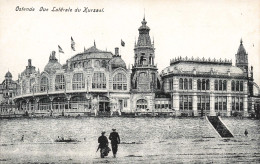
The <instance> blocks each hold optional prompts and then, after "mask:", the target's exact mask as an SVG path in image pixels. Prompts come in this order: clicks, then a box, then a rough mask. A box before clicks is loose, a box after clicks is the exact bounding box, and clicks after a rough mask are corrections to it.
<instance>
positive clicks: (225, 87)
mask: <svg viewBox="0 0 260 164" xmlns="http://www.w3.org/2000/svg"><path fill="white" fill-rule="evenodd" d="M226 90H227V81H226V80H224V81H223V91H226Z"/></svg>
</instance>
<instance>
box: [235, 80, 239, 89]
mask: <svg viewBox="0 0 260 164" xmlns="http://www.w3.org/2000/svg"><path fill="white" fill-rule="evenodd" d="M236 91H239V81H236Z"/></svg>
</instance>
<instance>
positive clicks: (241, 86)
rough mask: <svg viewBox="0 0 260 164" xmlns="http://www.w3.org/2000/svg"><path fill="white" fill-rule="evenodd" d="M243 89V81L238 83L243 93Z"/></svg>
mask: <svg viewBox="0 0 260 164" xmlns="http://www.w3.org/2000/svg"><path fill="white" fill-rule="evenodd" d="M243 89H244V87H243V81H240V91H243Z"/></svg>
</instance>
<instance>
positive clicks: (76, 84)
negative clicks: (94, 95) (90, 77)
mask: <svg viewBox="0 0 260 164" xmlns="http://www.w3.org/2000/svg"><path fill="white" fill-rule="evenodd" d="M84 88H85V81H84V77H83V73H75V74H74V75H73V78H72V89H73V90H79V89H84Z"/></svg>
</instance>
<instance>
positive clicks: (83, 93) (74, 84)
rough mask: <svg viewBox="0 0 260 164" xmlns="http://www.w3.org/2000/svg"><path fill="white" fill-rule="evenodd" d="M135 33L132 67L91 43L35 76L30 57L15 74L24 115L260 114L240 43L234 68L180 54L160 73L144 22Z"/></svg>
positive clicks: (52, 61)
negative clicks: (136, 36)
mask: <svg viewBox="0 0 260 164" xmlns="http://www.w3.org/2000/svg"><path fill="white" fill-rule="evenodd" d="M141 23H142V25H141V27H140V28H139V29H138V31H139V36H138V41H137V43H135V47H134V59H135V60H134V64H133V66H132V69H130V68H126V64H125V62H124V61H123V60H122V58H121V56H120V54H119V49H118V48H115V53H114V54H113V53H111V52H107V51H102V50H99V49H97V47H96V44H95V43H94V46H92V47H90V48H89V49H87V50H84V52H82V53H78V54H76V55H74V56H72V57H71V58H70V59H68V60H67V62H66V64H64V65H61V64H60V63H59V62H58V60H57V58H56V56H55V55H56V54H55V52H54V51H53V52H52V53H51V54H50V57H49V62H48V63H47V65H46V66H45V68H44V71H42V72H40V71H39V70H36V69H35V67H34V66H32V63H31V60H30V59H29V60H28V66H26V69H25V70H24V71H23V72H22V73H21V74H20V75H19V77H18V84H19V85H18V87H17V95H15V103H16V104H17V110H18V111H19V112H21V113H24V112H27V113H32V114H37V113H38V114H43V113H46V112H47V113H50V114H55V113H58V114H61V113H62V114H64V113H65V114H68V113H69V114H73V113H75V114H85V113H95V114H97V113H98V114H101V113H113V112H116V113H119V114H120V113H121V112H124V113H137V114H138V113H151V114H152V115H153V116H155V115H156V114H158V113H163V112H170V113H174V114H175V115H189V116H201V115H222V116H232V115H243V116H246V117H247V116H249V115H250V114H254V113H259V110H260V109H259V104H260V96H259V93H260V90H259V87H258V86H257V84H255V83H254V82H253V80H254V79H253V67H251V69H250V70H249V67H248V54H247V53H246V50H245V48H244V46H243V42H242V40H241V42H240V46H239V49H238V52H237V54H236V66H232V62H231V61H230V60H226V59H225V60H221V59H220V60H216V59H205V58H202V59H199V58H196V59H195V58H187V57H186V58H183V57H178V58H175V59H172V60H171V61H170V66H168V67H166V68H164V69H163V70H162V71H161V73H160V74H159V73H158V69H157V66H156V64H155V47H154V42H152V41H151V38H150V35H149V32H150V28H149V27H148V26H147V25H146V24H147V22H146V20H145V18H144V19H143V21H142V22H141Z"/></svg>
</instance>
